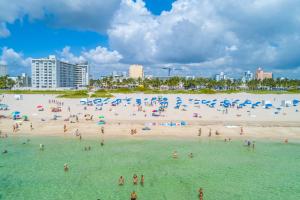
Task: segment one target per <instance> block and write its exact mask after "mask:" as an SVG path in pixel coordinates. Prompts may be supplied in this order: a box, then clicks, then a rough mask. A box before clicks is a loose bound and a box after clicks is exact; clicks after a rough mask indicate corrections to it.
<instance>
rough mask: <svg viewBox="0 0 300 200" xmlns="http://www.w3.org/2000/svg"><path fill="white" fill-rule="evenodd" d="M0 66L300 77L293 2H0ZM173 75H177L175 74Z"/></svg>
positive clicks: (299, 9)
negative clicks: (48, 60)
mask: <svg viewBox="0 0 300 200" xmlns="http://www.w3.org/2000/svg"><path fill="white" fill-rule="evenodd" d="M0 10H1V12H0V64H7V65H8V66H9V69H8V70H9V73H10V74H11V75H18V74H21V73H22V72H27V73H29V72H30V63H31V58H39V57H47V56H48V55H50V54H54V55H56V56H57V57H59V58H60V59H62V60H64V61H69V62H78V61H88V62H89V63H90V64H91V69H92V74H93V75H94V77H99V76H100V75H105V74H110V73H111V72H112V71H119V72H122V71H127V70H128V67H129V65H130V64H142V65H144V66H145V72H146V73H148V74H149V73H151V74H153V75H162V76H165V75H167V72H166V70H162V69H160V67H163V66H174V67H180V68H182V69H183V70H182V71H180V72H177V73H180V74H181V75H190V76H192V75H196V76H199V75H202V76H212V75H213V74H215V73H219V72H221V71H224V72H226V73H228V74H229V75H230V76H233V75H235V76H239V75H241V74H242V73H243V72H244V71H247V70H250V71H252V72H254V71H255V70H256V68H257V67H259V66H261V67H263V69H264V70H265V71H273V72H274V75H275V77H281V76H284V77H288V78H300V2H299V1H295V0H263V1H262V0H241V1H234V0H227V1H220V0H144V1H143V0H109V1H104V0H72V1H71V0H51V1H41V0H22V1H21V0H1V1H0ZM175 75H176V73H175Z"/></svg>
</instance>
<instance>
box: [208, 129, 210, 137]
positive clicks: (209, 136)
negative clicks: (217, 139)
mask: <svg viewBox="0 0 300 200" xmlns="http://www.w3.org/2000/svg"><path fill="white" fill-rule="evenodd" d="M208 137H211V128H210V129H209V133H208Z"/></svg>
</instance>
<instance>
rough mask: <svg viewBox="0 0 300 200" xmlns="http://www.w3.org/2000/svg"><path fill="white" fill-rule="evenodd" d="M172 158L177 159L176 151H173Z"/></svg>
mask: <svg viewBox="0 0 300 200" xmlns="http://www.w3.org/2000/svg"><path fill="white" fill-rule="evenodd" d="M173 158H174V159H177V158H178V155H177V151H174V152H173Z"/></svg>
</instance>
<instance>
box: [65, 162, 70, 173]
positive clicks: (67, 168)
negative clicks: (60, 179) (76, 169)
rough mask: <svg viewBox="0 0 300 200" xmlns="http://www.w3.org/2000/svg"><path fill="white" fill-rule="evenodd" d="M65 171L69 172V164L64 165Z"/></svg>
mask: <svg viewBox="0 0 300 200" xmlns="http://www.w3.org/2000/svg"><path fill="white" fill-rule="evenodd" d="M64 171H65V172H67V171H69V166H68V164H67V163H65V164H64Z"/></svg>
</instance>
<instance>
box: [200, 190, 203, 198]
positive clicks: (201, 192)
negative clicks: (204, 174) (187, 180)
mask: <svg viewBox="0 0 300 200" xmlns="http://www.w3.org/2000/svg"><path fill="white" fill-rule="evenodd" d="M199 200H203V189H202V188H200V189H199Z"/></svg>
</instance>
